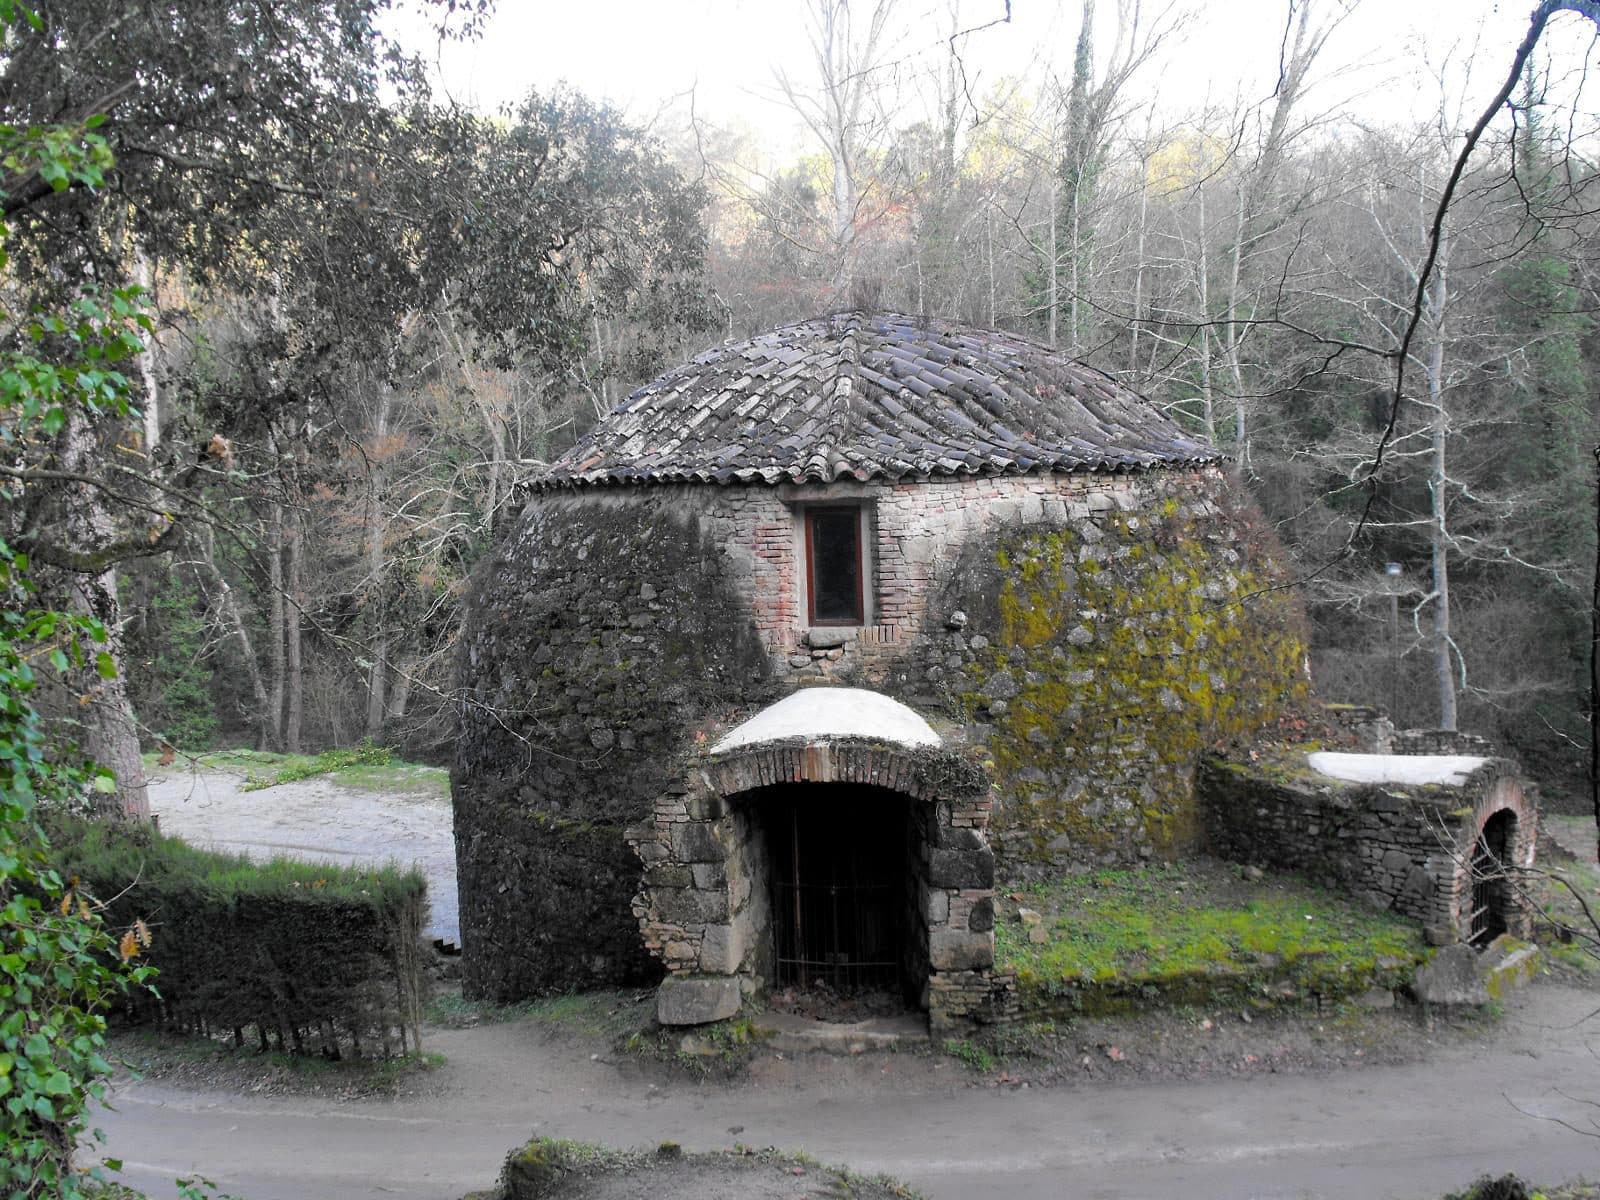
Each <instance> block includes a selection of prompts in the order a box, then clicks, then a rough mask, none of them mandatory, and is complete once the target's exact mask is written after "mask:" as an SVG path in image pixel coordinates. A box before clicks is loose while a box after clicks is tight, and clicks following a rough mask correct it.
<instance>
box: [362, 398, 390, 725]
mask: <svg viewBox="0 0 1600 1200" xmlns="http://www.w3.org/2000/svg"><path fill="white" fill-rule="evenodd" d="M377 392H378V394H377V398H376V399H377V404H376V410H375V412H374V413H373V421H372V435H373V436H372V446H373V451H372V454H371V455H370V456H369V461H368V465H367V513H366V547H365V559H366V588H367V606H366V607H367V612H366V617H367V628H368V630H369V631H370V636H371V644H370V646H369V648H368V653H369V655H370V657H371V660H372V663H371V666H369V667H368V668H367V720H366V736H367V739H368V740H369V741H373V742H377V741H381V740H382V738H383V718H384V713H385V711H386V710H385V706H384V696H383V693H384V684H385V682H386V679H387V672H388V669H389V629H388V620H387V614H386V612H385V605H384V587H383V573H384V546H385V544H386V542H387V540H388V533H389V522H388V517H387V514H386V513H385V511H384V507H383V498H384V497H383V490H384V482H385V476H386V474H387V473H386V471H385V470H384V464H385V462H386V461H387V455H388V453H389V449H388V445H387V443H388V440H389V413H390V409H391V407H392V402H393V399H394V390H393V388H392V387H390V385H389V381H388V380H387V379H381V380H378V381H377Z"/></svg>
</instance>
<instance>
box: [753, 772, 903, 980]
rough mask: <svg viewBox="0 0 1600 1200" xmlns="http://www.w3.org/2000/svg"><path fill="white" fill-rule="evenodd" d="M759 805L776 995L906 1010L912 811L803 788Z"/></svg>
mask: <svg viewBox="0 0 1600 1200" xmlns="http://www.w3.org/2000/svg"><path fill="white" fill-rule="evenodd" d="M756 803H757V805H758V807H757V809H756V811H757V812H758V813H759V814H760V819H761V822H762V824H763V826H764V833H765V842H766V846H767V856H768V864H769V866H768V871H769V876H768V884H769V888H770V894H771V904H772V918H771V919H772V943H773V981H774V983H775V984H776V986H777V987H778V988H779V989H786V988H798V989H801V990H803V991H804V990H811V989H822V990H823V991H825V992H831V993H833V994H835V995H838V996H862V995H866V994H882V995H885V996H892V997H894V998H895V999H896V1001H898V1002H900V1003H904V1002H905V1001H906V1000H907V999H908V998H909V997H908V995H907V992H908V987H907V983H906V980H907V965H908V963H909V962H910V961H911V960H912V959H913V958H914V957H915V955H914V954H913V953H912V941H911V939H912V929H913V921H914V919H915V914H914V900H913V895H912V893H913V887H912V879H913V872H912V871H911V869H910V866H911V862H910V854H911V837H912V822H911V820H910V817H911V813H910V803H911V802H910V801H909V800H908V799H907V798H906V797H905V796H903V795H900V794H899V793H896V792H891V791H887V790H885V789H882V788H874V787H863V786H858V785H847V784H795V785H792V786H786V787H779V788H772V789H770V790H768V791H767V792H766V793H765V794H763V795H762V796H761V797H760V798H759V799H758V800H757V802H756Z"/></svg>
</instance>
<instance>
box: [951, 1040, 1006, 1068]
mask: <svg viewBox="0 0 1600 1200" xmlns="http://www.w3.org/2000/svg"><path fill="white" fill-rule="evenodd" d="M944 1052H945V1053H946V1054H948V1055H949V1056H950V1057H951V1058H959V1059H960V1060H961V1061H962V1062H964V1063H966V1064H967V1066H969V1067H971V1068H972V1069H973V1070H974V1071H979V1072H983V1073H987V1072H989V1071H992V1070H993V1069H994V1066H995V1062H996V1059H995V1056H994V1054H993V1052H991V1051H990V1050H989V1049H988V1048H987V1047H985V1046H980V1045H978V1044H977V1043H976V1042H973V1041H970V1040H968V1039H966V1038H962V1039H960V1040H959V1041H948V1042H946V1043H945V1044H944Z"/></svg>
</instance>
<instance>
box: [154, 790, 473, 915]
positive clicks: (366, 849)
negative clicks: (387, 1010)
mask: <svg viewBox="0 0 1600 1200" xmlns="http://www.w3.org/2000/svg"><path fill="white" fill-rule="evenodd" d="M149 782H150V808H151V811H152V812H154V813H155V814H156V816H157V817H159V819H160V822H161V829H162V832H164V833H170V834H174V835H175V836H177V837H181V838H183V839H184V840H186V841H188V842H191V843H193V844H194V845H197V846H210V847H212V848H214V849H217V850H229V851H233V852H234V853H239V854H245V855H248V856H249V857H251V858H263V859H264V858H272V857H274V856H277V855H285V856H287V857H290V858H301V859H307V860H309V861H313V862H330V863H339V864H341V865H344V866H350V865H353V864H357V863H384V862H390V861H394V862H398V863H400V864H401V865H402V866H413V865H414V866H415V867H416V868H417V869H418V870H420V871H421V872H422V873H423V875H424V876H426V877H427V880H428V900H429V903H430V905H431V908H432V913H431V916H430V918H429V923H428V935H429V936H430V937H434V938H443V939H444V940H445V941H449V942H455V943H456V944H458V945H459V944H460V942H461V916H460V908H459V906H458V903H457V899H456V844H455V835H454V833H453V832H452V829H451V818H450V799H449V797H448V796H439V795H437V794H436V793H432V792H371V791H361V790H358V789H355V788H347V787H341V786H340V785H339V784H337V783H334V782H333V781H332V780H329V779H326V778H320V777H319V778H314V779H302V780H299V781H297V782H294V783H280V784H275V785H273V786H272V787H269V788H262V789H260V790H257V791H251V792H247V791H244V790H242V789H243V787H244V784H245V777H244V775H243V773H242V772H231V771H218V770H191V769H187V768H183V767H171V768H157V769H156V770H154V771H152V772H151V774H150V780H149Z"/></svg>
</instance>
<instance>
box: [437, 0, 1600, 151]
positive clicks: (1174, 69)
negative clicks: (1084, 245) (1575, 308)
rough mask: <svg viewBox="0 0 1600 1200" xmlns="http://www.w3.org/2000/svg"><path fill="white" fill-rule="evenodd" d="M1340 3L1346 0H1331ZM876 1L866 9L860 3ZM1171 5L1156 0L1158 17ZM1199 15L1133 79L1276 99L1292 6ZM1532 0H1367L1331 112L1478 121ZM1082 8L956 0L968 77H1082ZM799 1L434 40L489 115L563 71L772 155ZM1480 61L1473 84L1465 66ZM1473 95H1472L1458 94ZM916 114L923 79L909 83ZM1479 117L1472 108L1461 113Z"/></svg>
mask: <svg viewBox="0 0 1600 1200" xmlns="http://www.w3.org/2000/svg"><path fill="white" fill-rule="evenodd" d="M1318 2H1319V9H1320V10H1322V11H1326V12H1330V13H1331V12H1334V11H1337V10H1338V9H1339V8H1340V7H1342V4H1341V2H1340V0H1318ZM949 6H950V0H899V4H898V7H897V9H896V14H897V16H898V17H899V18H900V29H899V31H898V36H897V37H896V38H895V41H894V44H893V46H892V47H891V49H890V50H889V52H888V53H887V54H886V55H885V58H886V60H887V61H886V65H885V67H884V68H883V71H884V74H885V75H886V76H887V77H888V80H889V82H890V83H891V84H892V83H896V82H898V83H900V84H901V85H906V84H909V83H911V82H912V81H913V80H914V79H915V78H916V76H917V74H918V72H919V71H921V70H923V69H926V68H927V67H928V66H930V65H931V64H934V63H936V62H938V61H940V60H941V59H942V58H943V55H944V54H945V52H946V38H947V37H948V31H949V22H950V17H949ZM869 7H870V5H869V4H868V3H866V2H865V0H864V2H863V3H862V4H861V5H860V6H859V8H860V9H867V8H869ZM1162 7H1163V0H1143V9H1144V12H1145V14H1146V18H1147V19H1148V18H1149V16H1150V14H1151V13H1152V11H1160V10H1161V9H1162ZM1189 7H1190V8H1191V9H1192V10H1194V12H1195V13H1196V16H1195V18H1194V20H1193V21H1192V22H1191V23H1190V24H1189V25H1187V26H1186V27H1185V28H1184V31H1183V33H1182V35H1181V37H1179V38H1175V39H1172V40H1171V41H1170V42H1169V45H1168V47H1167V48H1166V50H1165V53H1164V55H1163V59H1162V61H1161V62H1160V63H1159V64H1157V65H1155V66H1154V67H1152V68H1150V69H1147V70H1146V71H1145V72H1143V73H1142V76H1141V77H1140V79H1139V80H1138V83H1137V86H1138V88H1139V89H1140V90H1141V93H1142V94H1144V95H1146V96H1149V97H1151V98H1153V99H1154V100H1155V102H1156V103H1157V104H1158V105H1159V106H1160V108H1161V109H1162V110H1164V111H1165V112H1166V113H1167V114H1168V115H1172V116H1181V115H1185V114H1187V113H1190V112H1193V111H1195V110H1197V109H1199V108H1200V107H1201V106H1203V105H1205V104H1207V103H1212V104H1230V103H1231V102H1232V101H1233V99H1234V98H1235V97H1236V96H1237V97H1243V98H1244V99H1246V100H1255V99H1261V98H1264V97H1265V96H1266V95H1268V94H1270V92H1271V90H1272V85H1273V81H1274V80H1275V79H1276V75H1277V62H1278V49H1279V45H1280V41H1281V39H1282V37H1283V35H1284V26H1285V22H1286V20H1287V17H1288V7H1289V6H1288V0H1196V2H1193V3H1191V4H1190V5H1189ZM1532 7H1533V3H1532V0H1521V2H1515V0H1499V2H1495V0H1361V2H1359V3H1356V4H1354V5H1353V6H1352V11H1351V12H1350V13H1349V15H1348V16H1346V17H1345V19H1344V20H1343V21H1342V23H1341V24H1340V26H1339V28H1338V29H1337V30H1336V32H1335V33H1334V35H1333V36H1332V38H1331V39H1330V41H1329V43H1328V49H1327V52H1326V54H1325V55H1324V58H1323V59H1322V60H1321V62H1320V64H1319V70H1318V72H1317V73H1318V76H1319V77H1320V79H1321V82H1320V84H1319V86H1318V88H1317V90H1316V91H1315V92H1314V93H1313V97H1312V102H1311V103H1312V104H1314V105H1315V107H1316V108H1317V109H1318V110H1324V109H1326V110H1332V109H1335V108H1340V107H1344V106H1348V107H1349V109H1350V110H1351V111H1353V112H1354V114H1355V115H1356V116H1357V118H1358V119H1361V120H1370V121H1377V120H1384V119H1392V118H1395V117H1397V116H1403V115H1405V114H1406V113H1407V112H1408V111H1410V112H1414V113H1416V115H1418V116H1422V115H1426V114H1427V113H1429V112H1436V111H1437V109H1438V96H1439V92H1438V88H1437V86H1436V85H1434V84H1432V83H1431V82H1430V80H1431V79H1433V78H1435V77H1436V76H1437V73H1438V71H1439V70H1440V69H1443V70H1444V71H1445V73H1446V75H1447V76H1448V78H1449V79H1450V81H1451V84H1452V86H1453V87H1454V88H1455V89H1458V91H1457V95H1456V96H1455V98H1454V102H1455V104H1456V106H1457V107H1458V108H1459V107H1461V104H1462V101H1465V102H1466V107H1465V108H1464V109H1462V111H1463V112H1464V113H1466V114H1470V115H1476V112H1477V111H1478V108H1480V107H1481V105H1482V104H1483V103H1484V101H1485V99H1486V98H1487V96H1488V95H1490V94H1492V92H1493V90H1494V87H1495V86H1496V85H1497V84H1498V83H1499V82H1500V81H1501V80H1502V79H1503V78H1504V75H1505V72H1506V70H1507V68H1508V65H1509V62H1510V59H1511V55H1512V53H1513V51H1514V50H1515V47H1516V45H1517V43H1518V42H1519V41H1520V40H1521V38H1522V36H1523V34H1524V32H1525V31H1526V29H1527V18H1528V13H1529V12H1530V11H1531V9H1532ZM1116 8H1117V4H1116V0H1100V3H1099V5H1098V18H1099V20H1098V24H1099V32H1098V38H1097V43H1098V44H1097V50H1098V51H1099V52H1100V53H1101V54H1102V55H1103V54H1104V53H1105V52H1106V51H1107V50H1109V48H1110V42H1111V37H1112V27H1113V22H1114V18H1115V14H1116ZM1080 12H1081V0H1012V13H1011V19H1010V21H1009V22H1008V21H1005V20H1004V17H1005V5H1004V3H1003V0H960V24H961V26H962V27H964V28H965V29H968V30H970V31H971V32H969V33H967V34H966V35H965V36H964V37H962V38H961V39H960V44H961V46H962V58H963V62H964V63H965V65H966V68H967V71H968V77H969V85H970V88H971V91H972V92H973V94H974V95H975V96H978V97H982V96H984V95H986V94H988V93H989V92H990V90H991V89H992V88H994V87H996V86H999V85H1001V84H1002V83H1003V82H1004V81H1005V80H1007V79H1018V78H1027V79H1029V80H1030V81H1033V82H1034V84H1035V86H1036V82H1037V81H1038V80H1041V79H1044V78H1046V77H1047V75H1048V72H1049V71H1050V70H1052V69H1053V70H1055V71H1056V72H1057V73H1058V74H1062V75H1064V74H1066V73H1067V72H1069V71H1070V64H1071V60H1072V50H1073V42H1074V39H1075V38H1076V36H1077V31H1078V22H1079V20H1080V16H1079V14H1080ZM804 14H805V4H804V3H803V0H578V2H573V0H565V2H563V3H558V4H552V3H546V2H544V0H500V6H499V11H498V12H497V13H496V15H495V17H494V18H493V20H492V22H491V24H490V26H489V28H488V31H487V34H486V36H485V37H484V38H483V39H482V40H481V41H479V42H476V43H473V44H469V45H446V46H444V47H438V46H434V45H432V44H429V43H428V41H427V39H426V38H422V37H415V36H414V37H413V38H412V39H411V40H412V42H413V44H414V45H416V46H417V47H418V48H419V49H421V48H424V47H426V50H427V52H428V54H429V55H430V57H432V58H434V60H435V62H436V65H437V71H438V76H439V82H440V84H441V86H442V87H443V88H444V89H445V90H446V91H447V92H448V93H449V94H450V95H451V96H453V97H454V98H456V99H458V100H461V101H464V102H468V103H471V104H473V105H474V106H475V107H478V108H481V109H484V110H492V109H494V108H497V107H499V106H501V105H503V104H506V103H509V102H511V101H513V100H515V99H516V98H518V97H519V96H521V95H523V94H524V93H526V92H527V90H528V89H529V88H537V89H539V90H542V91H543V90H549V89H550V88H551V87H553V86H554V85H555V84H556V83H557V82H558V81H562V80H565V81H566V82H568V83H570V84H572V85H573V86H575V87H576V88H578V89H579V90H581V91H583V92H585V93H587V94H589V95H591V96H595V97H601V98H605V99H608V100H610V101H612V102H614V103H615V104H617V105H619V106H620V107H622V108H624V109H625V110H626V111H627V112H628V113H629V114H630V115H631V116H632V117H633V118H634V119H635V120H639V121H650V120H652V119H653V118H654V117H655V116H656V115H657V114H658V113H660V112H661V111H663V109H664V108H667V107H669V106H670V105H671V104H672V103H673V101H674V98H677V103H678V104H679V105H680V106H682V105H684V104H685V100H684V98H685V97H687V95H688V94H689V93H690V92H691V91H693V92H694V96H695V105H696V111H697V112H698V113H699V114H700V115H702V116H703V117H706V118H707V119H709V120H711V121H713V122H716V123H719V124H722V125H737V124H741V123H742V124H743V125H745V126H747V127H748V128H749V129H750V130H751V131H752V132H753V133H754V134H755V135H756V137H757V139H758V141H759V142H760V143H761V145H762V147H763V149H764V150H765V152H766V153H767V155H769V156H770V157H771V158H773V159H777V160H783V159H787V158H789V157H792V156H793V155H794V154H795V153H798V152H802V151H809V150H811V149H813V147H811V146H810V145H809V144H808V142H807V141H806V137H805V134H804V132H803V130H802V129H801V128H800V126H799V123H798V121H797V120H796V118H795V117H794V114H793V112H792V111H791V110H789V109H788V108H787V107H786V106H785V105H784V104H783V102H782V100H781V97H780V95H779V93H778V91H777V89H776V88H775V86H774V83H773V79H774V73H775V72H776V71H778V70H785V71H787V72H789V73H790V74H791V75H792V76H794V77H795V78H796V79H807V78H809V72H810V71H811V67H810V64H809V48H808V46H807V43H806V36H805V25H804ZM1594 33H1595V30H1594V27H1593V25H1592V24H1591V23H1589V22H1588V21H1586V20H1584V19H1583V18H1580V17H1577V16H1575V15H1572V14H1563V15H1561V16H1558V17H1557V18H1556V19H1555V20H1554V21H1553V22H1552V26H1551V30H1550V32H1549V34H1548V35H1547V43H1548V46H1549V48H1550V51H1551V52H1552V54H1553V56H1554V58H1553V62H1554V67H1555V70H1554V75H1555V76H1556V77H1557V80H1558V82H1557V85H1556V86H1557V87H1558V88H1560V89H1562V93H1563V96H1564V97H1566V98H1570V96H1571V95H1572V94H1573V89H1574V87H1575V85H1576V81H1577V80H1578V79H1579V78H1580V77H1581V74H1582V72H1583V69H1584V68H1585V66H1589V67H1595V66H1600V63H1597V62H1596V60H1595V52H1596V51H1595V39H1594ZM1468 62H1472V63H1473V68H1472V72H1471V75H1470V78H1467V79H1465V80H1464V74H1463V72H1462V70H1461V68H1462V67H1463V66H1464V65H1465V64H1467V63H1468ZM1462 89H1464V91H1463V90H1462ZM902 92H903V94H904V95H905V96H906V99H905V100H904V101H903V104H904V105H905V107H906V108H907V109H908V110H909V109H911V108H912V107H913V106H914V105H915V99H914V89H913V88H909V87H905V86H902ZM1597 96H1600V91H1595V89H1594V88H1592V87H1591V88H1590V89H1588V91H1587V92H1586V93H1585V94H1583V95H1582V96H1581V97H1580V101H1579V108H1580V109H1582V110H1585V111H1582V112H1581V113H1580V116H1579V126H1580V128H1581V129H1583V130H1585V131H1586V130H1588V129H1589V128H1591V127H1592V126H1594V124H1595V123H1596V120H1595V113H1594V111H1593V110H1594V109H1595V108H1596V101H1595V97H1597ZM1466 119H1468V120H1470V117H1468V118H1466Z"/></svg>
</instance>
